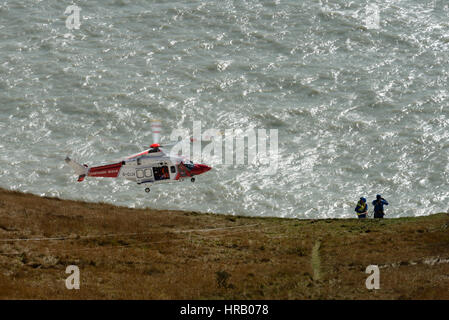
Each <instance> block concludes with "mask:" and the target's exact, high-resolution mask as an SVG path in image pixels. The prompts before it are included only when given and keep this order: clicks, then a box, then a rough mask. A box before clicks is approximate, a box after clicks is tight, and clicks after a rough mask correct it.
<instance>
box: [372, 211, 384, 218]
mask: <svg viewBox="0 0 449 320" xmlns="http://www.w3.org/2000/svg"><path fill="white" fill-rule="evenodd" d="M383 217H384V212H383V211H374V218H381V219H382V218H383Z"/></svg>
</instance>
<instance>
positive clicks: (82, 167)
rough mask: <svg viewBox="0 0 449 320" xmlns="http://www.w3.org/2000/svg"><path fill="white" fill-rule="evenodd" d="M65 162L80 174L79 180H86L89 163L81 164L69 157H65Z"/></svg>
mask: <svg viewBox="0 0 449 320" xmlns="http://www.w3.org/2000/svg"><path fill="white" fill-rule="evenodd" d="M65 162H66V163H67V164H68V165H69V166H70V167H71V168H72V169H73V170H74V171H75V173H76V174H77V175H78V176H79V177H78V182H81V181H83V180H84V178H85V177H86V176H87V174H88V173H89V167H88V166H87V165H81V164H79V163H78V162H76V161H73V160H72V159H70V158H69V157H67V158H65Z"/></svg>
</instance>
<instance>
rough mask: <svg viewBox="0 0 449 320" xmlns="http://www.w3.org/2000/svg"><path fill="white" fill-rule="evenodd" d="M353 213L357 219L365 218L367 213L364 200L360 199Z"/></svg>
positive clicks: (366, 205)
mask: <svg viewBox="0 0 449 320" xmlns="http://www.w3.org/2000/svg"><path fill="white" fill-rule="evenodd" d="M355 212H356V213H357V216H358V217H359V219H364V218H366V214H367V213H368V204H367V203H366V199H365V198H363V197H362V198H360V200H359V202H357V206H356V207H355Z"/></svg>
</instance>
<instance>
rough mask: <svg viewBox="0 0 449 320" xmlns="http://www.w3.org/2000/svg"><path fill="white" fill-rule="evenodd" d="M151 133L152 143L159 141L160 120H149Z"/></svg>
mask: <svg viewBox="0 0 449 320" xmlns="http://www.w3.org/2000/svg"><path fill="white" fill-rule="evenodd" d="M151 131H152V132H153V143H159V141H160V140H161V131H162V124H161V121H160V120H151Z"/></svg>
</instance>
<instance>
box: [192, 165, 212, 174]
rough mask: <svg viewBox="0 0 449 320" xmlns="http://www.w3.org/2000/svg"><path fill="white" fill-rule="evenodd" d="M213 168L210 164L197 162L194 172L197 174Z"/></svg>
mask: <svg viewBox="0 0 449 320" xmlns="http://www.w3.org/2000/svg"><path fill="white" fill-rule="evenodd" d="M211 169H212V168H211V167H209V166H207V165H205V164H195V165H194V166H193V170H192V173H193V174H195V175H198V174H202V173H204V172H207V171H209V170H211Z"/></svg>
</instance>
